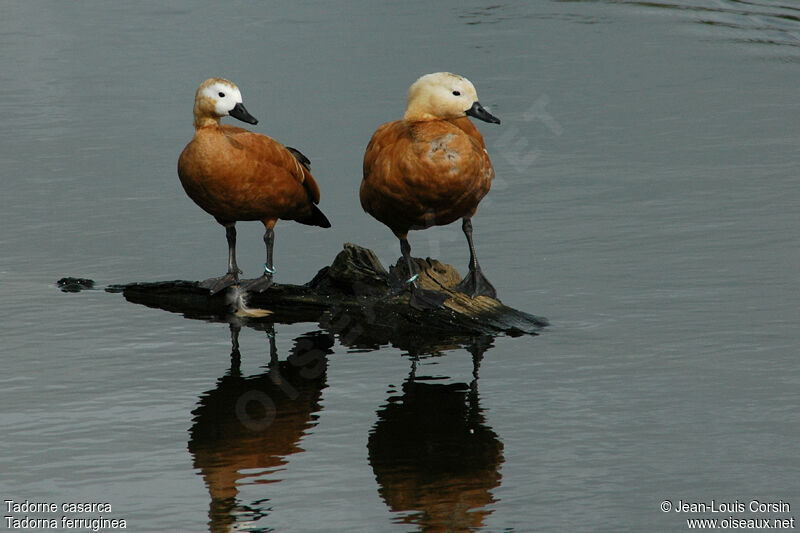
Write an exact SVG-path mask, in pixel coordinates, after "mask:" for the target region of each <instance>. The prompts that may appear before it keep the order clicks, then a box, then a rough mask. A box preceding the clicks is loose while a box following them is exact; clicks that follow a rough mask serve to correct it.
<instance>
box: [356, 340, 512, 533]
mask: <svg viewBox="0 0 800 533" xmlns="http://www.w3.org/2000/svg"><path fill="white" fill-rule="evenodd" d="M488 345H490V343H489V344H484V345H483V349H484V350H485V348H487V347H488ZM473 346H474V345H473ZM482 353H483V351H482V350H480V349H478V350H475V351H473V356H474V357H475V370H474V372H473V380H472V382H471V383H469V384H466V383H451V384H445V383H435V382H430V380H431V378H429V377H428V378H426V377H417V376H416V359H415V360H414V365H413V367H412V370H411V374H410V375H409V377H408V379H407V380H406V381H405V383H404V384H403V386H402V393H401V394H398V395H396V396H392V397H390V398H389V400H388V402H387V403H386V405H385V406H383V407H382V408H381V409H380V410H379V411H378V421H377V422H376V424H375V426H374V427H373V430H372V432H371V434H370V436H369V440H368V444H367V448H368V451H369V462H370V464H371V465H372V469H373V472H374V473H375V477H376V479H377V482H378V485H379V487H380V488H379V492H380V495H381V497H382V498H383V500H384V502H385V503H386V505H387V506H388V507H389V508H390V509H391V510H392V511H393V512H397V513H404V515H403V516H402V518H400V521H401V522H402V523H406V524H414V525H416V526H417V527H418V528H419V530H420V531H467V530H471V529H472V528H477V527H481V526H483V524H484V520H485V518H486V516H487V515H488V514H489V513H490V512H491V511H489V510H487V509H486V506H487V505H489V504H491V503H492V502H493V501H494V500H493V497H492V493H491V491H492V489H494V488H496V487H498V486H499V485H500V472H499V469H500V465H501V464H502V463H503V444H502V443H501V442H500V440H499V439H498V437H497V434H495V432H494V431H492V430H491V428H489V427H488V426H487V425H486V420H485V418H484V415H483V412H482V410H481V408H480V405H479V396H478V364H479V362H480V358H481V356H482Z"/></svg>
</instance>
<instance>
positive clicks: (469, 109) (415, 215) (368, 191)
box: [360, 72, 500, 308]
mask: <svg viewBox="0 0 800 533" xmlns="http://www.w3.org/2000/svg"><path fill="white" fill-rule="evenodd" d="M468 115H469V116H473V117H476V118H478V119H480V120H484V121H486V122H494V123H498V124H499V123H500V120H499V119H497V118H496V117H494V116H492V115H491V114H490V113H489V112H488V111H486V110H485V109H484V108H483V106H481V105H480V103H479V102H478V95H477V93H476V92H475V87H474V86H473V85H472V83H471V82H470V81H469V80H467V79H466V78H463V77H461V76H457V75H455V74H450V73H448V72H437V73H434V74H427V75H425V76H422V77H421V78H419V79H418V80H417V81H416V82H414V84H413V85H411V87H410V88H409V90H408V105H407V107H406V112H405V115H404V116H403V119H402V120H397V121H394V122H389V123H387V124H383V125H382V126H380V127H379V128H378V129H377V131H375V133H374V134H373V136H372V139H371V140H370V142H369V144H368V145H367V150H366V153H365V154H364V178H363V180H362V182H361V190H360V198H361V206H362V207H363V208H364V211H366V212H367V213H369V214H370V215H372V216H373V217H375V218H376V219H378V220H379V221H381V222H383V223H384V224H385V225H386V226H388V227H389V229H391V230H392V232H393V233H394V234H395V235H396V236H397V238H398V239H400V250H401V252H402V254H403V257H404V258H405V260H406V264H407V268H408V271H409V276H410V277H409V279H408V280H407V283H409V284H411V290H412V299H411V304H412V305H414V306H417V307H423V308H425V307H435V306H438V305H440V304H441V303H442V302H443V301H444V300H443V298H444V296H442V295H441V294H432V293H431V292H432V291H423V290H422V289H420V288H419V287H418V286H416V285H415V280H416V276H415V275H413V266H412V261H411V255H410V254H411V246H410V245H409V243H408V232H409V230H415V229H425V228H428V227H430V226H442V225H445V224H450V223H451V222H454V221H455V220H457V219H459V218H461V219H463V221H462V228H463V230H464V234H465V235H466V237H467V243H468V244H469V250H470V263H469V269H470V273H469V274H468V275H467V277H466V278H464V280H463V281H462V282H461V283H460V284H459V285H458V287H457V288H458V289H459V290H462V291H463V292H466V293H469V294H470V295H471V296H477V295H487V296H492V297H494V296H495V295H496V293H495V290H494V287H492V285H491V284H490V283H489V281H488V280H486V278H485V277H484V276H483V274H482V272H481V270H480V266H479V265H478V260H477V258H476V256H475V247H474V246H473V242H472V222H471V218H472V215H473V214H474V213H475V210H476V209H477V208H478V204H479V203H480V201H481V200H482V199H483V197H484V196H486V193H488V192H489V188H490V187H491V184H492V178H494V169H493V168H492V162H491V161H490V159H489V154H488V153H487V152H486V146H485V144H484V142H483V136H482V135H481V134H480V132H479V131H478V129H477V128H476V127H475V125H474V124H472V122H470V120H469V119H468V118H467V116H468Z"/></svg>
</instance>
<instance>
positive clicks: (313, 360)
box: [189, 323, 333, 532]
mask: <svg viewBox="0 0 800 533" xmlns="http://www.w3.org/2000/svg"><path fill="white" fill-rule="evenodd" d="M248 326H249V327H254V325H253V324H248ZM255 327H257V328H260V329H263V330H264V331H266V334H267V337H268V340H269V354H270V362H269V364H268V365H267V366H266V367H265V368H266V371H265V372H263V373H261V374H257V375H253V376H243V375H242V372H241V367H240V354H239V340H238V339H239V331H240V328H241V326H240V325H239V324H235V323H234V324H231V344H232V351H231V368H230V370H229V371H228V372H227V373H226V374H225V375H224V376H222V377H221V378H220V379H219V380H218V381H217V386H216V387H215V388H214V389H213V390H210V391H208V392H206V393H204V394H203V395H202V397H201V399H200V402H199V405H198V407H197V408H196V409H195V410H194V411H193V415H194V424H193V426H192V428H191V429H190V431H189V433H190V438H189V451H190V452H191V454H192V456H193V458H194V466H195V468H197V469H198V470H199V472H200V474H201V475H202V476H203V479H204V480H205V483H206V486H207V487H208V491H209V493H210V495H211V505H210V509H209V530H210V531H212V532H222V531H231V530H232V529H235V528H236V527H237V525H238V526H241V523H242V522H253V521H257V520H258V519H260V518H262V517H263V516H265V515H266V513H267V509H268V504H267V503H266V500H258V501H253V502H250V503H245V502H242V501H240V500H239V498H238V495H239V486H240V485H243V484H248V483H272V482H275V481H278V480H277V479H268V476H269V475H270V474H271V473H274V472H276V471H277V470H279V469H280V468H281V467H282V466H283V465H284V464H286V462H287V457H288V456H289V455H292V454H294V453H297V452H299V451H302V449H301V448H300V446H299V441H300V439H301V438H302V437H303V435H305V433H306V432H307V431H308V430H309V428H311V427H313V426H314V425H315V424H316V420H317V415H316V413H317V412H318V411H319V410H320V403H319V402H320V397H321V394H322V390H323V389H324V388H325V386H326V385H325V381H326V375H325V371H326V368H327V355H328V354H329V353H331V352H332V351H331V346H332V345H333V336H332V335H330V334H328V333H324V332H319V331H315V332H311V333H307V334H305V335H302V336H300V337H298V338H297V339H295V341H294V346H293V348H292V350H291V353H290V355H289V356H288V358H287V359H286V360H285V361H279V358H278V352H277V348H276V345H275V334H274V329H273V325H272V324H259V325H257V326H255ZM237 523H238V524H237ZM250 530H251V531H252V529H250Z"/></svg>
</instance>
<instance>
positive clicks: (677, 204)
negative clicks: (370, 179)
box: [0, 0, 800, 532]
mask: <svg viewBox="0 0 800 533" xmlns="http://www.w3.org/2000/svg"><path fill="white" fill-rule="evenodd" d="M0 54H2V58H3V68H2V73H0V87H2V94H3V98H2V99H0V109H1V110H2V115H3V117H4V121H5V128H3V129H2V130H0V161H1V162H2V163H1V165H0V168H1V169H2V196H0V207H1V209H0V226H1V227H2V230H0V243H1V244H2V256H0V288H2V292H3V299H2V301H3V304H2V307H0V322H1V323H2V337H0V338H1V339H2V345H1V347H2V363H3V369H2V373H1V375H0V406H1V407H2V411H0V420H1V421H2V423H1V424H0V427H2V438H1V439H0V457H1V458H2V466H1V467H0V472H2V473H0V496H1V497H2V499H3V500H8V499H11V500H15V501H18V502H19V501H25V500H26V499H27V500H29V501H32V502H33V501H35V502H54V503H57V504H59V505H60V504H61V503H63V502H105V503H109V504H110V505H111V510H110V512H88V513H77V514H74V513H73V514H70V513H65V512H62V511H59V512H56V513H44V514H36V513H27V515H28V516H30V517H35V516H40V517H45V518H57V519H60V518H61V516H62V515H67V516H70V517H73V516H74V517H78V518H92V517H98V516H99V515H103V516H105V517H107V518H117V519H125V520H126V524H127V529H128V530H132V531H154V532H155V531H208V530H211V531H228V530H233V529H236V530H240V531H280V532H284V531H298V532H309V531H422V530H431V531H451V530H452V531H461V530H465V529H467V528H472V530H475V531H493V532H496V531H516V532H528V531H684V530H686V529H687V522H686V519H687V518H703V517H710V518H718V519H724V518H728V517H733V518H735V519H755V518H769V519H771V520H775V519H786V520H788V519H790V518H791V517H793V516H795V515H796V514H798V509H800V459H798V446H797V442H798V440H799V439H800V424H798V423H799V422H800V415H799V414H798V413H800V387H799V385H800V370H799V369H798V351H799V350H798V347H800V333H798V331H800V328H798V327H797V322H798V318H800V312H798V309H800V290H798V282H800V275H798V272H800V269H799V268H798V266H799V265H800V234H799V232H798V223H799V222H800V180H798V162H799V161H798V146H799V144H798V143H799V142H800V105H799V104H798V87H799V86H800V7H798V6H797V5H796V4H795V3H793V2H790V1H789V0H758V1H732V0H730V1H729V0H691V1H690V0H673V1H665V2H624V1H620V2H602V1H597V2H592V1H574V2H573V1H559V2H545V1H542V2H528V3H522V2H517V3H509V4H496V5H491V6H486V5H482V4H480V3H477V2H438V3H430V2H412V3H408V2H406V3H398V4H385V5H378V4H375V3H372V2H349V3H346V4H343V5H335V4H333V3H322V2H319V3H317V2H292V3H289V4H286V5H282V4H271V3H248V4H240V3H236V4H231V3H226V2H172V3H166V4H164V3H162V2H135V3H121V2H115V3H111V2H82V3H66V2H24V3H23V2H9V3H6V4H4V6H3V17H2V21H1V22H0ZM441 70H447V71H452V72H457V73H459V74H462V75H464V76H466V77H468V78H470V79H471V80H472V81H473V82H474V83H475V85H476V87H477V90H478V94H479V95H480V99H481V102H482V103H483V104H484V105H485V106H487V107H488V108H489V109H491V112H492V113H493V114H495V115H497V116H498V117H500V118H501V119H502V120H503V122H502V125H500V126H496V125H492V124H484V123H480V124H478V126H479V128H480V129H481V131H482V132H483V134H484V136H485V138H486V142H487V146H488V149H489V151H490V154H491V156H492V158H493V161H494V165H495V169H496V172H497V178H496V182H495V184H494V187H493V189H492V191H491V192H490V194H489V196H488V197H487V198H486V199H485V200H484V202H483V203H482V205H481V208H480V209H479V211H478V214H477V215H476V216H475V218H474V219H473V223H474V226H475V239H476V245H477V248H478V253H479V257H480V259H481V264H482V266H483V268H484V271H485V272H486V274H487V276H488V277H489V278H490V279H491V280H492V281H493V283H494V285H495V286H496V287H497V289H498V293H499V295H500V297H501V298H502V300H503V301H504V302H505V303H506V304H508V305H510V306H512V307H516V308H518V309H522V310H525V311H527V312H530V313H534V314H537V315H542V316H546V317H548V318H549V319H550V322H551V326H550V327H549V328H547V329H545V330H544V331H543V332H542V333H541V334H540V335H538V336H524V337H517V338H511V337H504V336H500V337H496V338H494V339H490V340H489V341H490V342H491V346H489V347H488V349H486V350H485V352H484V353H483V355H482V359H481V360H479V359H480V358H479V357H474V356H473V353H471V352H470V351H469V350H467V349H465V348H464V347H459V346H458V345H453V346H451V347H440V349H438V350H431V352H432V353H430V354H421V355H414V356H411V355H410V354H409V353H408V352H406V351H404V350H402V349H400V348H397V347H394V346H391V345H386V346H381V347H380V349H377V350H376V349H372V350H366V349H355V348H353V347H352V346H348V344H347V343H346V342H343V339H342V337H341V336H337V337H334V336H333V335H331V334H330V333H329V332H328V331H326V330H325V328H324V325H320V324H314V323H295V324H275V325H274V340H273V341H271V340H270V326H269V325H268V324H260V325H258V324H256V325H253V324H251V326H253V327H247V325H245V326H246V327H244V328H242V329H241V331H240V332H239V335H238V343H239V353H240V354H241V356H240V360H238V361H237V360H236V358H235V357H234V358H233V360H232V358H231V353H232V336H231V330H230V326H229V324H227V323H219V322H206V321H202V320H192V319H188V318H185V317H183V316H181V315H180V314H173V313H168V312H165V311H161V310H156V309H149V308H146V307H143V306H138V305H134V304H132V303H128V302H126V301H125V300H124V299H123V298H122V297H121V295H119V294H112V293H107V292H104V291H102V290H96V291H84V292H81V293H78V294H74V293H72V294H67V293H62V292H60V291H59V290H58V289H57V287H56V285H55V282H56V280H57V279H59V278H61V277H63V276H79V277H85V278H91V279H93V280H95V281H96V283H97V286H98V287H100V288H102V287H104V286H106V285H108V284H113V283H128V282H133V281H157V280H172V279H187V280H197V279H204V278H207V277H209V276H212V275H219V274H221V273H222V272H223V270H224V268H225V260H226V258H225V239H224V232H223V230H222V228H221V227H220V226H219V225H217V224H216V223H215V222H214V221H213V220H212V219H211V218H210V217H209V216H208V215H206V214H205V213H204V212H202V210H200V209H199V208H198V207H197V206H195V205H194V204H192V202H191V201H190V200H189V199H188V198H187V197H186V196H185V194H184V192H183V190H182V189H181V186H180V184H179V182H178V179H177V175H176V171H175V167H176V161H177V157H178V154H179V153H180V151H181V150H182V148H183V146H184V145H185V144H186V142H188V140H189V139H190V138H191V135H192V118H191V109H192V98H193V95H194V90H195V88H196V87H197V85H198V84H199V83H200V82H201V81H202V80H203V79H205V78H207V77H210V76H224V77H227V78H229V79H231V80H233V81H234V82H235V83H237V84H238V85H239V87H240V88H241V90H242V93H243V96H244V101H245V104H246V105H247V107H248V109H249V111H250V112H251V113H253V115H255V116H256V117H257V118H259V119H260V123H259V124H258V126H256V127H255V128H254V129H255V130H256V131H258V132H260V133H265V134H268V135H270V136H272V137H274V138H276V139H279V140H281V141H282V142H285V143H287V144H289V145H292V146H296V147H297V148H299V149H301V150H302V151H303V152H304V153H306V155H308V156H309V157H310V158H311V160H312V162H313V167H312V168H313V170H314V174H315V177H316V178H317V181H318V182H319V183H320V186H321V189H322V203H321V207H322V209H323V211H324V212H325V213H326V214H327V215H328V216H329V218H330V219H331V221H332V223H333V228H332V229H330V230H321V229H319V228H309V227H305V226H300V225H297V224H293V223H280V224H279V225H278V227H277V229H276V264H277V268H278V274H277V277H278V280H279V281H282V282H287V283H303V282H305V281H308V280H309V279H311V277H312V276H313V275H314V274H315V273H316V272H317V270H318V269H320V268H321V267H322V266H324V265H326V264H329V263H330V261H331V260H332V259H333V257H334V256H335V255H336V253H337V252H338V251H339V250H340V249H341V246H342V243H344V242H356V243H358V244H360V245H362V246H365V247H369V248H371V249H373V250H375V252H376V253H377V254H378V256H379V257H380V258H381V260H382V261H383V262H384V264H388V263H393V262H394V261H395V260H396V258H397V257H398V255H399V249H398V246H397V243H396V241H395V239H394V238H393V237H392V235H391V233H390V232H389V231H388V230H387V229H386V228H385V227H383V226H381V225H380V224H379V223H377V222H376V221H374V220H373V219H371V218H370V217H369V216H367V215H366V214H364V213H363V212H362V211H361V209H360V206H359V203H358V198H357V190H358V186H359V183H360V180H361V160H362V157H363V151H364V148H365V146H366V143H367V141H368V140H369V138H370V135H371V134H372V132H373V131H374V130H375V128H376V127H377V126H378V125H379V124H381V123H383V122H386V121H389V120H394V119H396V118H399V117H400V116H401V115H402V112H403V109H404V105H405V91H406V89H407V87H408V85H410V83H411V82H413V81H414V80H415V79H416V78H417V77H418V76H419V75H421V74H424V73H427V72H434V71H441ZM262 231H263V228H262V227H261V226H260V224H256V223H243V224H239V256H240V257H239V258H240V266H242V268H243V269H244V270H245V275H250V276H252V275H254V274H256V273H258V271H259V269H260V268H261V266H260V265H261V263H262V261H263V244H262V242H261V233H262ZM411 243H412V247H413V252H414V254H415V255H417V256H422V257H424V256H433V257H437V258H439V259H441V260H443V261H445V262H449V263H452V264H454V265H456V266H457V267H459V268H460V269H461V270H462V272H463V270H464V268H465V267H466V262H467V257H468V253H467V249H466V245H465V243H464V241H463V236H462V235H461V232H460V228H459V227H458V224H454V225H452V226H451V227H445V228H437V229H431V230H427V231H425V232H416V233H413V234H412V235H411ZM271 342H274V348H272V347H271ZM309 347H313V348H314V349H316V350H317V353H322V354H324V358H323V363H324V364H323V366H321V367H320V368H322V369H323V370H324V372H322V373H321V374H317V375H316V377H315V378H314V379H309V378H307V377H303V376H300V377H298V376H297V371H298V367H297V366H293V365H292V363H291V357H297V356H298V354H300V355H302V353H303V350H306V349H309ZM271 351H272V352H274V353H273V355H277V357H278V358H279V359H281V360H282V361H284V362H283V363H282V365H283V366H281V367H280V368H281V369H282V373H283V375H284V377H285V379H286V382H287V383H288V384H289V385H291V386H292V387H293V393H292V394H291V395H289V394H288V393H286V389H281V388H280V387H279V385H280V384H276V382H275V381H272V380H271V378H270V373H269V369H268V363H269V361H270V357H271ZM292 353H294V354H295V355H294V356H291V355H290V354H292ZM287 358H289V360H288V361H287ZM276 387H278V388H276ZM250 393H253V394H266V395H268V397H269V398H272V399H273V401H274V410H273V413H272V414H273V415H274V416H275V420H274V422H273V423H272V424H271V429H269V431H265V430H264V428H263V427H261V428H260V427H258V423H256V427H247V426H245V425H243V423H242V421H241V420H242V417H241V416H236V406H237V405H238V404H237V401H239V399H241V398H242V397H243V395H246V394H250ZM282 394H285V395H282ZM255 398H256V400H258V399H259V398H261V396H256V397H255ZM256 403H258V402H256ZM239 414H241V413H239ZM245 418H246V417H245ZM663 500H670V501H671V502H672V503H673V504H674V505H678V504H679V502H680V501H682V502H684V503H697V502H705V503H709V504H710V503H711V502H712V500H713V501H714V502H716V503H715V505H716V508H717V510H720V503H721V504H722V510H723V511H724V510H725V507H724V506H725V504H729V505H730V506H731V507H732V508H733V509H734V511H733V512H718V513H699V512H688V513H676V512H674V511H670V512H666V513H665V512H662V510H661V509H660V506H661V505H662V503H661V502H662V501H663ZM752 500H758V501H760V502H779V501H782V502H784V503H788V504H789V506H790V508H789V509H788V510H787V509H786V508H785V507H784V508H781V509H780V510H779V511H775V510H771V511H767V512H758V511H756V512H751V511H750V509H749V508H748V509H745V510H744V511H741V510H736V508H735V504H736V503H737V502H738V503H741V504H743V505H744V506H746V507H749V504H750V502H751V501H752ZM25 515H26V513H23V512H17V513H15V512H9V511H8V510H7V509H4V512H3V516H14V517H15V518H17V519H21V518H23V517H24V516H25ZM7 526H8V523H7V522H6V519H5V518H4V522H3V524H2V525H0V528H5V527H7Z"/></svg>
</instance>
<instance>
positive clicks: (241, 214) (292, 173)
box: [178, 124, 319, 224]
mask: <svg viewBox="0 0 800 533" xmlns="http://www.w3.org/2000/svg"><path fill="white" fill-rule="evenodd" d="M178 175H179V176H180V179H181V183H182V184H183V187H184V189H185V190H186V193H187V194H188V195H189V197H190V198H191V199H192V200H194V202H195V203H196V204H197V205H199V206H200V207H201V208H203V209H204V210H205V211H206V212H208V213H209V214H210V215H212V216H213V217H214V218H216V219H217V220H218V221H219V222H220V223H221V224H224V223H226V222H235V221H237V220H262V221H263V220H276V219H286V220H297V221H300V222H303V221H306V220H309V219H310V218H312V207H311V206H312V204H316V203H319V187H318V186H317V183H316V181H314V177H313V176H312V175H311V172H309V171H308V169H306V168H305V167H304V166H303V165H302V164H300V162H299V161H298V160H297V158H295V156H294V155H292V153H291V152H289V150H287V149H286V147H284V146H283V145H282V144H280V143H279V142H277V141H275V140H273V139H271V138H270V137H267V136H266V135H259V134H257V133H252V132H250V131H247V130H245V129H242V128H237V127H235V126H229V125H223V124H215V125H210V126H204V127H201V128H198V129H197V130H196V132H195V136H194V139H192V141H191V142H190V143H189V144H188V145H187V146H186V148H185V149H184V150H183V153H181V156H180V159H179V160H178Z"/></svg>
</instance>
